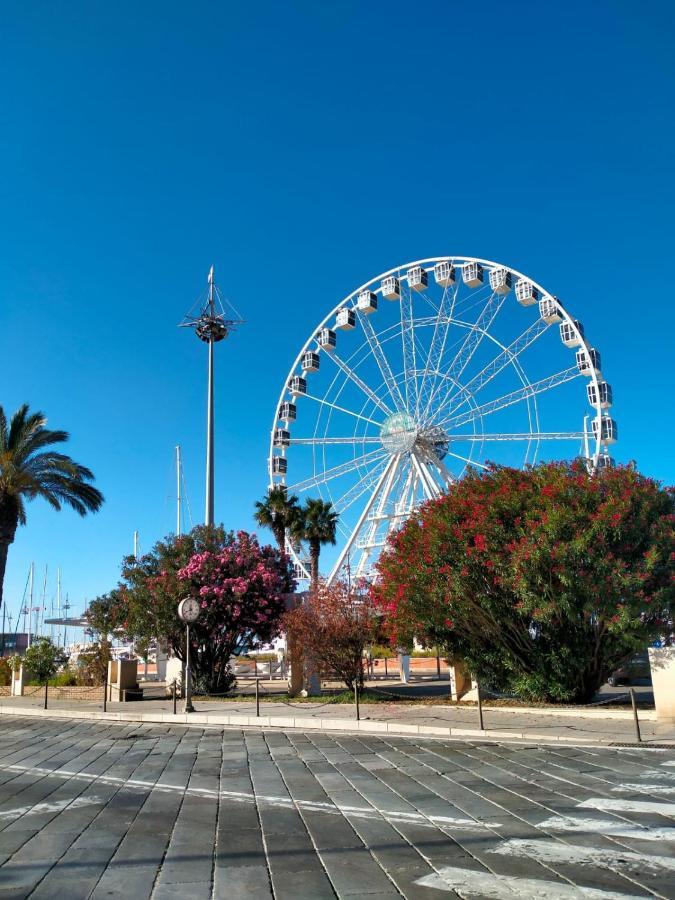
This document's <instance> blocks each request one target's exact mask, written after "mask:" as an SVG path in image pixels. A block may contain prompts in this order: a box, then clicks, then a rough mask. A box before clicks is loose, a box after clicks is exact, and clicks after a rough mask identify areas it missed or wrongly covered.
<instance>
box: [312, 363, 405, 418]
mask: <svg viewBox="0 0 675 900" xmlns="http://www.w3.org/2000/svg"><path fill="white" fill-rule="evenodd" d="M326 356H328V358H329V359H332V360H333V362H334V363H335V365H336V366H337V367H338V368H339V369H341V370H342V371H343V372H344V373H345V375H346V376H347V378H349V379H350V380H351V381H353V382H354V384H355V385H356V386H357V387H358V388H360V390H362V391H363V393H364V394H365V395H366V397H368V399H369V400H372V401H373V403H374V404H375V406H377V407H378V408H379V409H381V410H382V412H383V413H384V414H385V415H386V416H390V415H391V413H392V411H391V409H390V408H389V407H388V406H387V404H386V403H384V402H383V401H382V400H381V399H380V398H379V397H378V396H377V394H376V393H375V392H374V391H372V390H371V389H370V388H369V387H368V385H367V384H366V383H365V382H364V381H363V380H362V379H361V378H359V376H358V375H357V374H356V372H355V371H354V370H353V369H352V368H350V367H349V366H348V365H347V363H346V362H345V361H344V360H343V359H340V357H339V356H338V355H337V353H336V352H335V351H332V352H331V353H327V354H326Z"/></svg>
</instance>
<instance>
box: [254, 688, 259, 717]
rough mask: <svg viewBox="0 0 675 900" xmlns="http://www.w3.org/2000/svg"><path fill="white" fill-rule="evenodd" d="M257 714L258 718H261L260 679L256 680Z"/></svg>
mask: <svg viewBox="0 0 675 900" xmlns="http://www.w3.org/2000/svg"><path fill="white" fill-rule="evenodd" d="M255 714H256V717H257V718H260V680H259V679H258V678H256V680H255Z"/></svg>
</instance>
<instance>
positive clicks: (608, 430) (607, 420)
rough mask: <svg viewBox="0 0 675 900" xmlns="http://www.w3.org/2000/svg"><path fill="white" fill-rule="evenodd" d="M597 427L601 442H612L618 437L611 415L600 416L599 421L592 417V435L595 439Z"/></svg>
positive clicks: (617, 430)
mask: <svg viewBox="0 0 675 900" xmlns="http://www.w3.org/2000/svg"><path fill="white" fill-rule="evenodd" d="M598 429H599V430H600V440H601V442H602V443H603V444H614V443H616V441H618V439H619V429H618V426H617V424H616V422H615V421H614V419H613V418H612V417H611V416H600V423H599V424H598V420H597V419H593V437H594V438H595V440H596V441H597V439H598Z"/></svg>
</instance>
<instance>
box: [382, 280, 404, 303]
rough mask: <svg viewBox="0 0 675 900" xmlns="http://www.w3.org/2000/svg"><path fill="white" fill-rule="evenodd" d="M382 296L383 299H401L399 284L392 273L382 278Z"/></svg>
mask: <svg viewBox="0 0 675 900" xmlns="http://www.w3.org/2000/svg"><path fill="white" fill-rule="evenodd" d="M382 296H383V297H384V299H385V300H392V301H393V300H400V299H401V285H400V283H399V280H398V278H396V277H395V276H394V275H388V276H387V277H386V278H383V279H382Z"/></svg>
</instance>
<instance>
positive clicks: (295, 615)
mask: <svg viewBox="0 0 675 900" xmlns="http://www.w3.org/2000/svg"><path fill="white" fill-rule="evenodd" d="M377 619H378V617H377V616H376V614H375V611H374V609H373V606H372V602H371V600H370V597H369V594H368V592H367V591H362V590H358V589H354V588H352V589H349V588H348V587H347V585H345V584H336V585H333V586H332V587H327V586H326V585H320V586H319V587H318V588H317V590H316V591H314V592H313V593H311V594H308V595H307V597H306V599H305V600H304V602H303V603H302V604H301V605H299V606H297V607H296V608H295V609H294V610H292V611H291V612H288V613H286V615H285V616H284V619H283V626H284V628H285V630H286V632H287V633H288V636H289V638H290V641H289V645H290V646H291V647H297V648H298V649H299V651H300V652H301V653H302V656H303V657H304V660H303V662H304V665H305V666H306V667H307V669H308V670H309V671H315V672H318V673H319V674H320V675H322V676H324V677H326V676H328V675H332V674H335V675H337V676H338V678H339V679H340V680H341V681H344V683H345V684H346V686H347V687H348V688H349V690H352V689H353V687H354V682H355V681H357V682H358V684H359V685H362V684H363V669H362V659H363V651H364V649H365V647H366V645H367V644H369V643H370V642H371V641H372V640H373V638H374V637H375V635H376V626H377ZM291 665H294V660H293V658H292V656H291Z"/></svg>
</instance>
